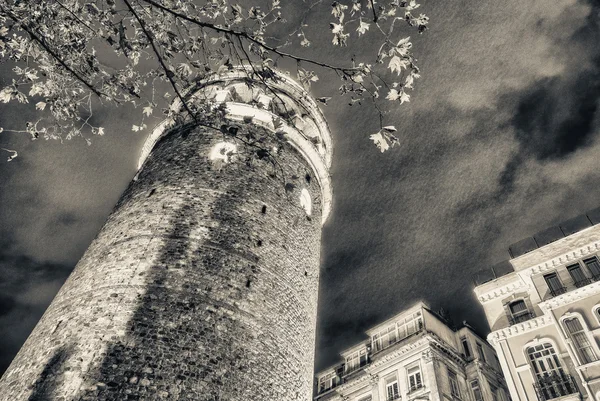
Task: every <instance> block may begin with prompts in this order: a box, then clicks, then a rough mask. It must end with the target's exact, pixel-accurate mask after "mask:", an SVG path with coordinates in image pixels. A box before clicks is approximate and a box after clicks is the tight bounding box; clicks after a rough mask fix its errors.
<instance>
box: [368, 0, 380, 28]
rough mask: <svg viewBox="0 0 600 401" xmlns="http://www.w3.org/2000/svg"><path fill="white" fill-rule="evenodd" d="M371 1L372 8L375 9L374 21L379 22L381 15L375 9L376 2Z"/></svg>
mask: <svg viewBox="0 0 600 401" xmlns="http://www.w3.org/2000/svg"><path fill="white" fill-rule="evenodd" d="M370 2H371V10H373V22H375V23H376V22H377V21H379V16H378V15H377V12H376V11H375V3H374V2H373V0H370Z"/></svg>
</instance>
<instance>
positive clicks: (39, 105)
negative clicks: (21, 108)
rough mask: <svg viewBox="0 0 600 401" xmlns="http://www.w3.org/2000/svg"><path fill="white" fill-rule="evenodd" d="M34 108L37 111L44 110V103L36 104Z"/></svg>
mask: <svg viewBox="0 0 600 401" xmlns="http://www.w3.org/2000/svg"><path fill="white" fill-rule="evenodd" d="M35 108H36V109H38V110H44V109H45V108H46V102H37V103H36V104H35Z"/></svg>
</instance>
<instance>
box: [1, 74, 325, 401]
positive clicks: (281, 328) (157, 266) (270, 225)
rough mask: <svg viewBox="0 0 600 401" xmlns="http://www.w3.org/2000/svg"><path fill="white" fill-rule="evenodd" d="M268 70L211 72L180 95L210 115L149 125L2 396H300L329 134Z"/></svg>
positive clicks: (311, 105) (310, 336)
mask: <svg viewBox="0 0 600 401" xmlns="http://www.w3.org/2000/svg"><path fill="white" fill-rule="evenodd" d="M267 75H268V76H267ZM267 75H263V76H256V75H253V73H252V72H250V71H246V70H232V71H228V72H226V73H224V74H221V75H214V76H211V77H208V78H206V79H205V80H203V81H201V82H199V83H198V87H197V88H196V90H195V91H192V92H190V93H191V94H190V96H188V98H187V100H188V101H189V105H190V106H191V107H194V108H196V107H197V108H201V107H205V110H206V111H207V112H208V113H214V114H211V115H210V118H208V116H206V117H207V118H206V119H204V118H202V119H200V121H198V120H196V121H191V122H190V121H187V122H185V123H184V122H181V121H176V120H166V121H165V122H163V123H162V124H160V125H159V126H157V127H156V129H155V130H154V132H153V133H152V134H151V135H150V137H149V138H148V139H147V142H146V144H145V145H144V147H143V150H142V156H141V158H140V161H139V171H138V173H137V175H136V177H135V178H134V180H133V181H132V182H131V184H130V186H129V187H128V188H127V190H126V191H125V193H124V194H123V195H122V197H121V199H120V200H119V202H118V204H117V205H116V207H115V209H114V211H113V212H112V214H111V215H110V217H109V218H108V221H107V222H106V224H105V225H104V227H103V228H102V230H101V231H100V233H99V234H98V236H97V238H96V239H95V240H94V241H93V242H92V244H91V245H90V247H89V248H88V250H87V251H86V253H85V254H84V256H83V257H82V259H81V260H80V261H79V263H78V264H77V266H76V268H75V270H74V271H73V273H72V274H71V275H70V277H69V279H68V280H67V281H66V283H65V284H64V286H63V287H62V288H61V290H60V291H59V293H58V294H57V296H56V298H55V299H54V300H53V302H52V304H51V305H50V306H49V308H48V309H47V311H46V313H45V314H44V316H43V317H42V319H41V320H40V322H39V323H38V324H37V326H36V328H35V329H34V331H33V332H32V333H31V335H30V336H29V338H28V339H27V341H26V343H25V344H24V346H23V347H22V349H21V350H20V351H19V353H18V355H17V356H16V357H15V359H14V361H13V362H12V364H11V365H10V367H9V368H8V370H7V372H6V373H5V374H4V376H3V377H2V379H1V380H0V400H4V401H21V400H69V401H71V400H115V401H116V400H118V401H122V400H202V401H215V400H219V401H239V400H260V401H266V400H271V401H282V400H286V401H287V400H298V401H306V400H307V399H310V398H311V396H312V393H311V392H312V381H313V360H314V359H313V356H314V344H315V326H316V312H317V294H318V288H317V287H318V281H319V262H320V260H319V259H320V258H319V253H320V242H321V224H322V222H324V221H325V220H326V219H327V215H328V213H329V209H330V205H331V198H332V194H331V186H330V181H329V173H328V168H329V166H330V163H331V150H332V146H331V137H330V133H329V129H328V126H327V124H326V123H325V120H324V118H323V116H322V114H321V112H320V111H319V109H318V107H317V105H316V103H315V102H314V101H313V100H312V98H311V97H310V95H309V94H308V93H307V92H305V91H304V89H303V88H302V87H301V86H299V85H298V84H297V83H295V82H294V81H292V80H291V79H289V78H288V77H287V76H286V75H283V74H278V73H273V72H270V74H267ZM264 82H269V86H268V87H266V86H265V85H264ZM174 107H175V108H178V107H179V108H181V105H179V106H178V105H177V104H175V105H174Z"/></svg>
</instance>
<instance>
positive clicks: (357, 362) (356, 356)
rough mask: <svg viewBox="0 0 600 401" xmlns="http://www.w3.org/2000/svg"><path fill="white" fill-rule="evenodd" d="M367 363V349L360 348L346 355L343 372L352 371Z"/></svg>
mask: <svg viewBox="0 0 600 401" xmlns="http://www.w3.org/2000/svg"><path fill="white" fill-rule="evenodd" d="M366 364H367V350H366V349H361V350H358V351H356V352H353V353H352V354H350V355H348V356H347V357H346V367H345V369H344V373H350V372H354V371H355V370H357V369H359V368H361V367H362V366H365V365H366Z"/></svg>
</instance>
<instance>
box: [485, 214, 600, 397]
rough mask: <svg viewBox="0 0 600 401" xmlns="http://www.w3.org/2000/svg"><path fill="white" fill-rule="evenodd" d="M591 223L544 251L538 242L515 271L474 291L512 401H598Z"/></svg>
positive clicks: (594, 232) (595, 233)
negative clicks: (484, 316)
mask: <svg viewBox="0 0 600 401" xmlns="http://www.w3.org/2000/svg"><path fill="white" fill-rule="evenodd" d="M584 220H585V219H584ZM591 221H593V219H592V218H590V219H589V221H588V223H587V225H588V226H589V227H587V228H584V229H583V230H580V231H576V232H573V233H570V234H569V235H566V236H563V235H559V236H558V237H560V238H553V239H552V241H549V242H548V241H545V242H548V243H544V241H543V238H542V237H543V236H539V237H537V239H536V242H537V245H535V244H534V245H533V246H530V247H529V248H527V249H526V250H525V252H517V255H514V257H513V258H512V259H511V260H510V265H511V267H512V271H510V272H509V273H508V274H505V275H503V276H501V277H497V278H495V279H493V280H491V281H488V282H485V283H483V284H481V285H479V286H477V287H476V288H475V293H476V295H477V297H478V299H479V301H480V302H481V304H482V305H483V307H484V310H485V314H486V316H487V320H488V323H489V325H490V328H491V330H492V332H491V333H490V335H489V336H488V341H489V342H490V343H491V344H492V345H493V346H494V348H495V349H496V352H497V353H498V357H499V359H500V362H501V365H502V370H503V372H504V375H505V377H506V381H507V385H508V387H509V390H510V393H511V396H512V399H513V401H531V400H540V401H546V400H554V399H560V400H564V401H569V400H590V401H591V400H596V401H598V400H600V359H599V357H600V349H599V347H598V344H599V342H600V262H599V257H600V225H592V226H590V222H591ZM542 234H543V233H542ZM534 238H536V237H534ZM522 244H523V243H522V242H521V245H522ZM540 245H541V246H540Z"/></svg>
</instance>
